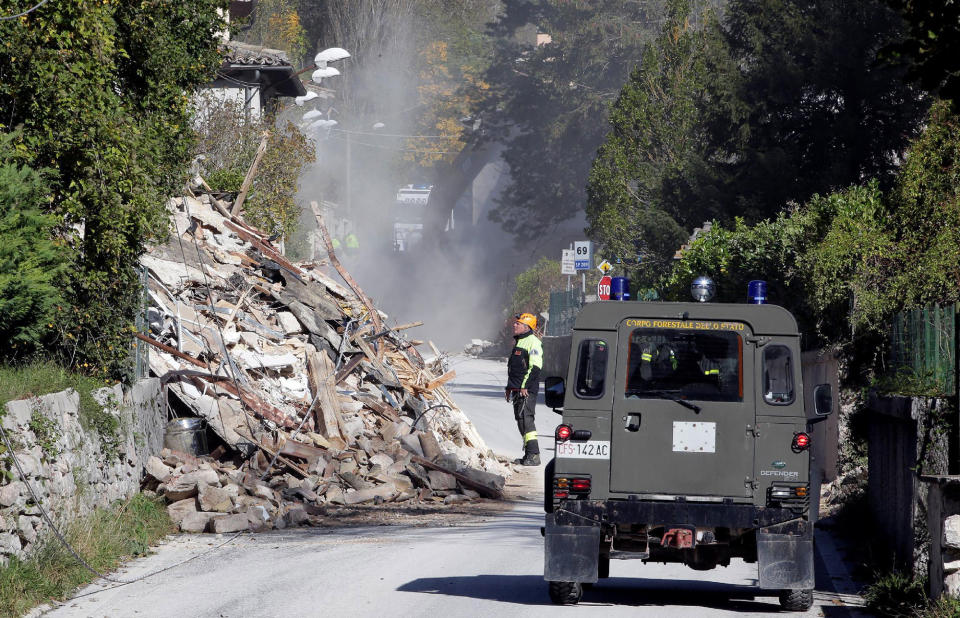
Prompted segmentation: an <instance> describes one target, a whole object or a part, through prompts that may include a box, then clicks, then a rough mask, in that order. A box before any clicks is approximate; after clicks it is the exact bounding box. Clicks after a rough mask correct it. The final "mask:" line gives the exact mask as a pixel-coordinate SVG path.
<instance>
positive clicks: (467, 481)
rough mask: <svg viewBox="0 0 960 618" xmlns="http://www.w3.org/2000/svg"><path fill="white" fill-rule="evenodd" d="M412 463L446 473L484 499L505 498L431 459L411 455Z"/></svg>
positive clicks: (493, 489) (496, 490) (492, 488)
mask: <svg viewBox="0 0 960 618" xmlns="http://www.w3.org/2000/svg"><path fill="white" fill-rule="evenodd" d="M410 461H413V462H415V463H418V464H420V465H421V466H423V467H424V468H429V469H430V470H437V471H439V472H446V473H447V474H449V475H450V476H452V477H453V478H455V479H457V480H458V481H460V483H462V484H463V486H464V487H468V488H470V489H472V490H474V491H475V492H477V493H478V494H480V495H481V496H483V497H484V498H493V499H495V500H500V499H501V498H503V494H502V493H501V492H500V490H498V489H497V488H496V487H490V486H489V485H484V484H483V483H478V482H476V481H474V480H473V479H470V478H467V477H466V476H464V475H462V474H460V473H459V472H457V471H456V470H449V469H447V468H445V467H443V466H441V465H439V464H435V463H433V462H432V461H430V460H429V459H425V458H423V457H421V456H419V455H414V454H412V453H411V455H410Z"/></svg>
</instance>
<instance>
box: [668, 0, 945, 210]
mask: <svg viewBox="0 0 960 618" xmlns="http://www.w3.org/2000/svg"><path fill="white" fill-rule="evenodd" d="M903 29H904V25H903V22H902V19H901V18H900V17H899V15H897V14H896V12H894V11H893V10H891V9H890V8H889V7H888V6H886V4H885V3H883V2H882V1H880V0H864V1H862V2H832V1H829V0H817V1H814V2H801V1H799V0H760V1H754V0H734V1H732V2H731V4H730V5H729V7H728V10H727V12H726V14H725V18H724V22H723V34H724V36H725V48H726V50H727V51H726V52H725V53H716V54H711V56H712V58H715V59H716V64H715V67H714V68H713V69H712V70H713V73H714V74H715V75H717V76H718V78H719V79H718V80H717V81H716V82H715V83H714V85H713V86H712V87H711V93H710V96H711V99H713V100H716V101H721V106H722V108H724V109H723V111H722V113H720V114H707V115H706V118H708V119H711V120H712V124H710V125H708V126H707V129H708V130H709V132H710V140H711V143H712V145H713V148H714V150H715V152H716V155H715V158H714V159H713V160H712V161H711V162H710V165H711V167H712V168H713V170H715V178H714V179H712V180H710V181H708V182H705V183H703V184H701V185H699V186H696V185H693V186H689V187H687V188H686V189H685V190H682V191H679V192H676V193H675V194H674V195H673V196H670V197H671V199H674V200H684V201H687V202H689V203H693V204H697V205H698V206H701V205H704V204H711V205H713V204H715V208H716V209H717V210H718V211H726V212H727V213H728V215H727V216H728V217H729V216H732V215H740V216H744V217H747V218H748V219H749V220H753V221H757V220H760V219H762V218H765V217H768V216H774V215H776V213H777V212H779V210H780V209H781V208H783V206H784V205H785V204H786V203H787V202H790V201H796V202H801V203H802V202H804V201H806V200H807V199H808V198H809V197H810V196H812V195H813V194H815V193H821V194H824V193H829V192H831V191H834V190H838V189H840V188H843V187H846V186H848V185H851V184H856V183H860V182H862V181H863V180H864V179H866V178H877V179H878V180H879V181H880V185H881V187H883V188H887V187H890V186H891V185H892V183H893V180H894V178H895V176H896V171H897V166H898V163H899V156H900V155H901V154H902V153H903V151H904V149H905V148H906V147H907V145H908V144H909V141H910V139H911V138H912V137H913V136H915V135H916V134H917V131H918V128H919V121H920V119H921V118H922V117H923V114H924V111H925V107H926V104H925V103H924V102H923V100H922V99H921V96H920V93H919V92H918V91H917V90H916V89H915V88H913V87H911V86H910V85H909V84H908V83H906V81H905V79H904V78H905V75H906V71H907V68H908V66H907V65H906V64H905V63H902V62H884V61H881V60H880V59H879V58H878V52H879V50H880V49H882V48H883V47H884V46H885V45H888V44H890V43H893V42H895V41H898V40H899V39H900V37H901V36H902V32H903Z"/></svg>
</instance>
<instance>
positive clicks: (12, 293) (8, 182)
mask: <svg viewBox="0 0 960 618" xmlns="http://www.w3.org/2000/svg"><path fill="white" fill-rule="evenodd" d="M12 142H13V140H12V139H11V136H0V340H2V341H4V342H6V343H5V345H4V346H3V349H2V352H0V360H3V361H10V360H13V359H16V358H23V357H28V356H29V355H31V354H33V353H34V352H36V350H37V349H39V348H40V347H41V346H42V345H43V344H44V343H46V342H48V341H49V340H50V339H51V337H52V335H53V333H54V330H53V325H54V322H55V321H57V319H58V317H57V308H58V307H61V306H62V305H63V304H64V295H63V282H64V280H65V275H66V272H67V268H68V264H69V256H68V255H67V253H66V251H65V250H64V247H63V245H62V242H60V241H58V240H57V239H56V238H55V235H54V230H55V228H56V224H57V219H56V217H54V216H51V215H49V214H46V212H45V210H46V207H47V206H48V203H49V199H50V188H49V185H48V182H47V179H45V178H44V174H42V173H40V172H37V171H35V170H33V169H31V168H29V167H26V166H24V165H22V163H18V162H17V161H18V159H20V160H22V159H24V158H25V157H24V153H20V154H19V155H18V154H17V152H16V151H15V149H14V147H13V143H12ZM45 173H46V174H47V175H49V170H47V171H45Z"/></svg>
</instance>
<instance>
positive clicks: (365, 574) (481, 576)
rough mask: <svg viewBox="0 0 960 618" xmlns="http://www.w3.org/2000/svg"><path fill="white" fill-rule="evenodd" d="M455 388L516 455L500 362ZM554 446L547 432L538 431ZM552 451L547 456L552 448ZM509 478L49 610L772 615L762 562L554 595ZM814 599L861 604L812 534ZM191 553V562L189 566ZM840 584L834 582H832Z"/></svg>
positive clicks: (832, 610)
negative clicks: (501, 499)
mask: <svg viewBox="0 0 960 618" xmlns="http://www.w3.org/2000/svg"><path fill="white" fill-rule="evenodd" d="M452 364H453V366H454V368H455V369H456V370H457V378H456V382H455V383H454V384H453V385H452V386H451V390H452V392H453V395H454V397H455V399H456V400H457V401H458V403H459V404H460V405H461V406H462V407H463V408H464V410H465V411H466V412H467V414H468V415H469V416H470V417H471V419H472V420H473V422H474V423H475V425H476V426H477V429H478V430H479V431H480V433H481V435H483V436H484V438H485V439H486V440H487V441H488V444H489V445H490V446H491V447H492V448H494V449H495V450H497V451H498V452H501V453H504V454H507V455H509V456H511V457H513V456H518V455H519V454H520V440H519V436H518V435H517V431H516V428H515V426H514V424H513V415H512V412H511V409H510V406H509V405H508V404H507V403H506V402H504V401H503V395H502V392H503V390H502V384H503V379H504V375H505V373H506V365H505V364H504V363H502V362H496V361H488V360H475V359H454V360H453V363H452ZM538 408H539V409H538V415H537V426H538V429H540V431H541V432H542V433H543V434H546V435H550V434H552V430H553V427H554V426H555V425H556V422H557V419H558V418H559V417H558V416H556V415H554V414H553V413H552V412H551V411H549V410H547V409H545V408H544V407H542V406H539V407H538ZM542 447H544V454H545V455H549V451H548V450H547V449H548V448H552V439H544V440H542ZM544 459H547V458H546V457H545V458H544ZM526 475H527V476H526V477H525V478H526V482H524V477H521V478H514V479H511V481H510V483H511V484H512V485H514V489H515V490H516V491H518V492H520V494H521V497H520V498H519V499H518V500H517V501H516V504H515V507H514V508H513V509H512V510H510V511H507V512H505V513H503V514H500V515H496V516H490V517H487V518H486V519H482V520H479V521H476V522H472V523H470V524H466V525H462V526H457V527H441V528H413V527H404V526H395V527H378V528H354V529H347V530H316V529H297V530H286V531H278V532H272V533H266V534H257V535H248V534H245V535H241V536H239V537H237V538H234V539H231V537H229V536H224V537H219V536H215V535H196V536H189V535H187V536H180V537H177V538H175V539H174V540H172V541H170V542H168V543H166V544H165V545H164V546H162V547H161V548H159V550H158V551H157V553H156V554H154V555H152V556H149V557H147V558H144V559H140V560H137V561H134V562H132V563H130V564H129V565H128V566H127V567H126V568H125V569H124V570H123V572H121V573H119V574H117V576H118V577H122V578H127V579H132V578H136V577H140V576H142V575H144V574H148V573H151V572H153V571H156V570H158V569H163V568H165V567H169V566H171V565H176V566H174V567H173V568H170V569H169V570H166V571H163V572H161V573H159V574H156V575H153V576H151V577H148V578H146V579H145V580H143V581H139V582H137V583H133V584H129V585H125V586H119V587H112V586H115V585H114V584H110V583H109V582H105V583H97V584H93V585H91V586H89V587H87V588H86V589H84V590H82V591H80V592H79V593H78V595H77V596H76V597H74V598H73V599H72V600H70V601H68V602H67V603H65V604H64V605H63V606H61V607H59V608H56V609H54V610H53V611H51V612H50V613H49V615H50V616H56V617H81V616H83V617H86V616H94V617H101V616H109V617H113V618H116V617H121V616H138V617H140V616H144V617H146V616H163V617H168V616H198V617H210V618H221V617H223V618H226V617H230V618H234V617H245V616H331V615H335V616H375V617H382V616H429V617H432V618H435V617H437V616H524V617H528V616H530V617H534V616H550V617H551V618H555V617H556V616H558V615H565V616H572V615H574V614H576V615H577V616H578V617H582V616H600V615H602V616H604V617H606V616H627V615H630V616H636V615H648V616H732V615H737V616H766V615H770V614H772V613H777V612H779V604H778V603H777V599H776V597H771V596H764V595H763V594H762V593H760V592H759V591H757V590H755V589H754V588H753V587H752V584H753V581H754V580H755V578H756V566H755V565H748V564H744V563H742V562H739V561H735V562H733V563H732V564H731V565H730V567H728V568H719V569H715V570H713V571H707V572H696V571H692V570H690V569H687V568H686V567H683V566H679V565H654V564H650V565H644V564H642V563H640V562H639V561H613V562H612V564H611V578H610V579H608V580H604V581H602V582H601V583H599V584H598V585H597V586H595V587H594V588H592V589H590V590H587V591H586V592H585V594H584V597H583V600H582V601H581V603H580V605H578V606H576V607H556V606H553V605H551V604H550V601H549V599H548V597H547V591H546V584H545V583H544V581H543V578H542V568H543V540H542V538H541V536H540V526H541V525H542V524H543V512H542V510H541V506H540V504H541V502H540V500H541V495H540V493H539V484H538V481H537V478H538V476H539V475H538V474H537V471H535V470H529V471H527V472H526ZM817 534H818V541H817V542H818V556H817V571H818V573H817V581H818V591H817V592H816V593H815V596H814V598H815V605H814V607H813V608H812V609H811V610H810V611H809V612H807V613H806V614H793V615H806V616H827V617H834V616H850V615H864V614H863V612H862V610H857V609H855V608H852V607H851V606H852V605H855V604H858V603H859V598H858V597H856V596H855V595H853V594H851V593H852V592H853V591H854V590H855V588H854V586H853V583H852V582H851V581H850V580H849V578H848V576H847V575H846V572H845V569H844V568H843V565H842V563H841V562H840V558H839V555H838V552H837V550H836V546H835V544H834V543H833V542H832V540H831V539H830V538H829V537H826V536H821V533H820V531H818V533H817ZM184 560H189V561H188V562H185V563H182V564H180V563H181V562H183V561H184ZM835 590H839V592H835Z"/></svg>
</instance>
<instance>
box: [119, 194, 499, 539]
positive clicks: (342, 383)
mask: <svg viewBox="0 0 960 618" xmlns="http://www.w3.org/2000/svg"><path fill="white" fill-rule="evenodd" d="M189 189H190V190H189V191H187V195H184V196H182V197H177V198H173V199H171V200H170V201H169V203H168V208H169V210H170V212H171V217H172V219H173V222H174V225H175V228H176V229H175V233H174V234H173V235H172V236H171V238H170V239H169V240H168V242H167V243H165V244H162V245H159V246H156V247H154V248H153V249H152V250H150V251H149V252H148V253H147V254H146V255H145V256H144V257H143V258H142V265H143V266H144V268H145V270H146V272H147V274H148V285H147V294H148V299H149V300H148V305H149V308H148V320H147V325H146V327H145V328H144V329H143V332H140V333H138V334H137V337H138V339H139V341H140V342H142V343H143V344H146V345H149V347H150V354H149V368H150V371H151V372H152V373H153V374H154V375H156V376H158V377H159V378H160V379H161V381H162V384H163V388H164V389H165V394H166V401H167V407H168V416H169V418H171V419H176V418H178V417H194V418H197V419H203V422H205V424H206V426H207V427H209V429H210V431H212V433H213V436H211V437H212V442H213V444H212V445H211V446H213V447H214V448H213V449H212V451H211V452H209V453H207V456H205V457H200V458H197V457H195V455H196V454H197V453H196V452H195V453H187V452H177V451H176V450H169V449H168V450H165V451H164V453H163V454H162V456H161V457H158V458H152V459H151V460H150V463H149V465H148V466H147V472H148V479H149V483H150V488H151V489H155V490H157V491H158V492H160V493H162V494H163V495H165V496H166V497H167V500H168V501H169V502H171V505H170V507H169V510H170V512H171V515H172V516H173V517H174V520H175V521H177V522H178V523H179V524H180V526H181V529H183V530H189V531H203V530H213V531H218V532H225V531H228V530H240V529H246V528H247V527H249V528H252V529H259V528H263V527H270V526H284V525H288V524H298V523H304V522H309V521H310V520H311V518H317V517H322V515H323V509H322V508H320V507H322V506H324V505H353V504H363V503H382V502H401V501H408V500H414V501H431V502H444V503H451V502H458V501H462V500H468V499H473V498H477V497H486V498H497V497H500V496H501V491H502V488H503V485H504V475H506V474H508V473H509V469H508V467H507V466H506V465H505V464H506V462H505V461H501V460H499V459H498V458H497V457H496V456H495V455H494V453H493V452H492V451H490V450H489V449H488V448H487V447H486V445H485V444H484V442H483V439H482V438H481V437H480V435H479V434H478V433H477V431H476V429H475V428H474V426H473V424H472V423H471V422H470V420H469V419H468V418H467V417H466V415H464V413H463V412H462V411H461V410H460V409H459V408H458V407H457V405H456V404H455V402H454V401H453V400H452V399H451V398H450V396H449V394H448V393H447V391H446V390H445V388H444V384H445V383H446V382H448V381H449V380H450V379H452V378H453V377H454V375H455V373H454V372H453V371H448V370H447V368H446V359H445V357H444V355H443V354H442V353H441V352H440V351H439V350H438V349H437V348H436V347H435V346H433V344H432V343H429V347H430V350H431V351H430V354H429V355H427V356H424V355H422V354H421V353H420V352H419V351H418V350H417V346H420V345H425V344H424V342H420V341H415V340H412V339H410V338H409V336H408V335H407V333H409V332H411V330H412V328H413V327H415V326H418V325H419V323H413V324H405V325H394V326H392V327H391V326H387V325H386V324H385V322H386V320H387V316H385V315H384V314H383V313H381V312H380V311H378V310H377V309H376V307H374V306H373V304H372V302H371V301H370V299H369V298H368V297H367V296H366V295H365V294H364V292H363V290H362V289H361V288H360V287H359V285H357V283H356V282H355V281H354V280H353V278H352V277H351V276H350V274H349V272H347V271H346V269H344V268H343V266H342V265H341V264H340V262H339V260H338V259H337V257H336V254H335V252H334V251H333V248H332V246H331V245H330V242H329V237H328V235H327V234H326V231H325V228H324V226H323V221H322V216H321V215H320V213H319V211H318V210H316V208H315V213H316V214H317V218H318V221H319V223H320V230H321V234H322V235H323V236H324V238H325V240H326V241H327V246H328V250H329V257H328V258H327V260H323V261H319V262H311V263H298V264H294V263H291V262H290V261H288V260H287V259H286V257H285V256H284V255H283V254H282V253H281V252H280V251H279V250H278V248H277V247H276V246H275V245H274V244H273V242H272V241H273V240H274V239H273V238H271V237H270V236H269V235H268V234H265V233H263V232H262V231H260V230H258V229H256V228H254V227H251V226H250V225H248V224H246V223H245V222H244V221H243V220H242V219H241V218H240V217H239V216H238V215H237V214H236V210H237V209H236V208H235V206H236V204H232V203H231V202H229V201H226V200H225V199H222V197H221V196H218V195H216V194H213V193H212V192H210V191H209V188H208V187H206V186H205V183H203V181H202V179H200V178H199V177H197V178H196V179H195V184H193V185H191V187H190V188H189ZM337 275H339V276H340V278H341V279H342V280H343V282H344V283H339V282H338V281H337V280H336V279H335V277H337ZM175 425H176V424H175ZM182 450H183V451H186V450H189V449H186V448H184V449H182ZM201 450H205V449H201Z"/></svg>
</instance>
